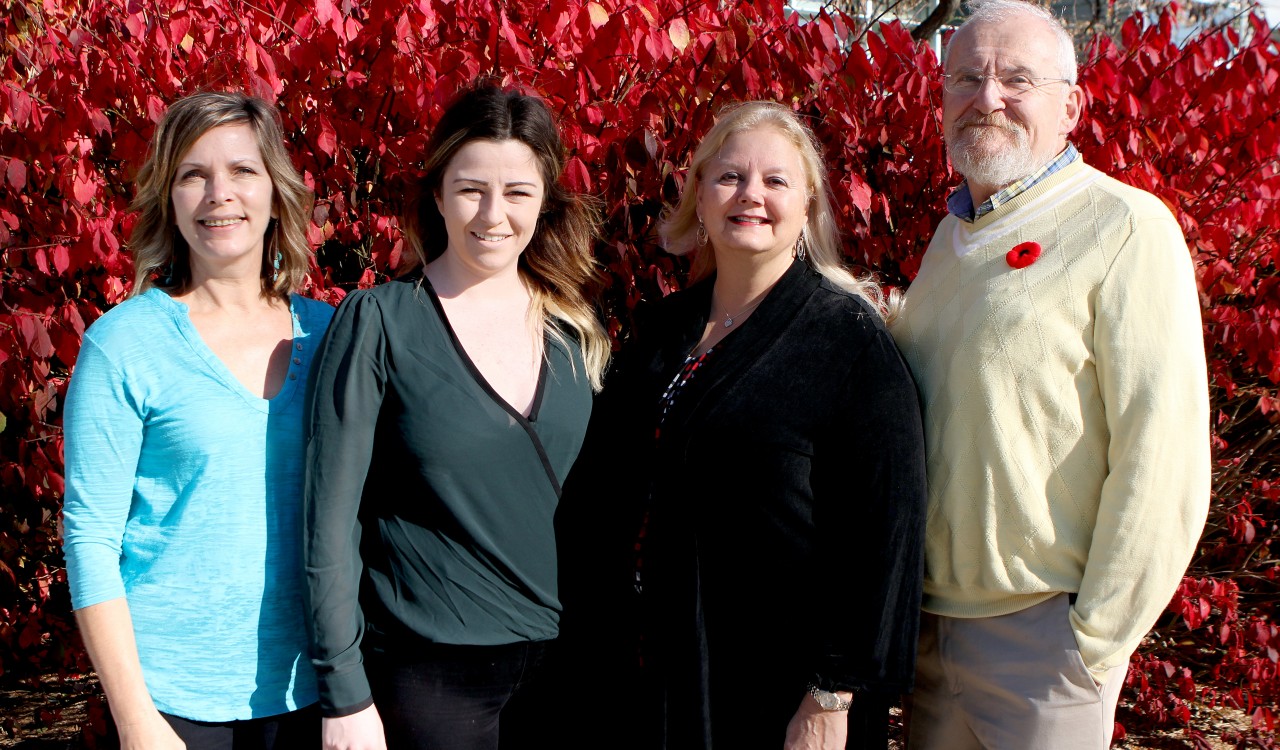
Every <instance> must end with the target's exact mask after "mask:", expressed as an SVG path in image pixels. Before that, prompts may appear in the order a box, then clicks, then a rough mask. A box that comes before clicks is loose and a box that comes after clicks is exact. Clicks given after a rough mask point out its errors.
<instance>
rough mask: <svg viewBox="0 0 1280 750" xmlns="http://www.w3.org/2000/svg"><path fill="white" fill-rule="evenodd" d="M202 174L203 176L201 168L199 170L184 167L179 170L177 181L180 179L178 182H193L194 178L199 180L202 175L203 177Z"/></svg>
mask: <svg viewBox="0 0 1280 750" xmlns="http://www.w3.org/2000/svg"><path fill="white" fill-rule="evenodd" d="M201 176H202V175H201V173H200V170H198V169H183V170H179V171H178V179H177V181H178V182H191V181H192V180H198V179H200V177H201Z"/></svg>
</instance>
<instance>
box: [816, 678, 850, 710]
mask: <svg viewBox="0 0 1280 750" xmlns="http://www.w3.org/2000/svg"><path fill="white" fill-rule="evenodd" d="M809 695H812V696H813V699H814V700H815V701H817V702H818V705H819V706H822V710H824V711H848V710H849V707H850V706H852V705H853V701H852V700H843V699H841V697H840V696H838V695H836V694H835V693H832V692H829V691H826V690H823V689H822V688H820V687H818V686H817V685H816V684H814V683H812V682H811V683H809Z"/></svg>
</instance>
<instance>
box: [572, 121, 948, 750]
mask: <svg viewBox="0 0 1280 750" xmlns="http://www.w3.org/2000/svg"><path fill="white" fill-rule="evenodd" d="M663 233H664V236H665V238H666V240H667V244H668V247H669V248H671V249H672V250H673V251H676V252H683V251H693V252H694V253H695V256H694V261H693V271H692V274H691V276H692V279H691V280H692V281H693V282H694V283H693V284H692V286H690V287H689V288H688V289H687V290H686V291H683V292H680V293H677V294H673V295H671V296H669V297H667V298H666V299H663V300H661V301H660V302H658V303H657V304H654V305H652V306H651V307H650V309H647V310H641V311H638V312H637V317H638V321H637V333H636V334H635V337H634V339H633V340H632V341H631V342H630V343H629V344H628V345H627V346H626V347H624V350H623V353H622V355H620V357H619V360H618V362H617V365H616V367H615V369H614V370H613V371H611V372H610V374H609V378H608V383H607V386H606V388H605V392H604V396H603V397H602V399H601V403H600V404H598V405H597V409H596V413H595V416H594V417H593V423H592V433H591V438H590V444H589V449H588V450H589V452H590V456H589V457H588V456H586V455H585V454H584V459H583V460H582V461H581V462H580V467H581V471H580V472H579V471H577V470H575V476H574V478H573V482H572V484H571V485H570V488H569V490H568V494H569V495H570V496H571V500H572V503H571V504H570V505H568V506H567V508H566V515H570V514H571V515H572V517H573V519H574V521H573V523H572V524H568V522H567V525H571V526H572V527H573V528H574V529H577V530H578V531H577V534H578V535H586V534H588V533H590V532H589V531H588V530H587V529H590V528H605V529H618V528H625V527H626V523H619V522H618V521H616V520H601V518H600V516H602V515H605V514H610V513H611V515H612V517H613V518H615V519H616V518H617V517H618V515H619V514H621V515H622V516H627V514H628V513H629V514H630V519H631V522H632V531H631V533H630V534H629V537H630V539H632V540H638V541H636V542H635V543H634V544H632V543H631V542H630V541H624V542H623V543H621V544H617V545H615V546H616V547H618V548H622V547H625V554H623V555H620V556H619V555H615V556H613V557H612V558H608V557H607V556H606V555H604V554H597V555H595V556H596V557H598V558H600V559H599V561H598V562H597V563H596V565H595V567H594V569H593V570H595V571H601V570H603V571H612V572H611V573H605V574H601V573H598V572H597V573H593V575H595V576H596V578H595V579H594V580H593V581H592V582H591V583H590V584H589V585H588V586H584V587H582V589H575V590H571V591H570V592H568V594H567V596H568V597H569V598H570V600H571V601H572V604H573V607H574V609H573V610H570V611H568V612H566V619H567V620H568V619H569V618H575V617H576V612H575V611H586V612H588V614H586V615H584V616H583V617H584V619H585V620H590V619H591V615H590V609H591V606H592V603H591V596H590V589H591V588H594V589H599V590H603V589H605V588H607V587H608V585H609V584H608V583H606V582H604V581H602V580H601V576H602V575H614V576H615V578H616V577H617V571H619V570H621V569H624V568H625V569H628V570H629V573H630V576H631V577H632V578H633V580H634V588H635V590H636V591H637V592H638V595H637V598H636V600H635V601H634V602H632V603H631V604H627V605H623V606H624V610H631V611H634V612H637V613H638V619H639V621H640V622H641V623H642V626H641V630H642V631H643V639H642V642H641V648H640V652H641V655H642V657H643V663H644V676H643V680H644V682H645V684H647V685H648V686H649V687H650V688H651V689H650V690H649V691H648V694H647V697H646V696H643V695H642V696H640V697H639V698H638V700H639V701H640V702H641V703H642V704H643V705H645V706H647V708H646V709H645V711H646V713H647V717H648V719H650V720H652V727H651V733H650V734H648V735H647V736H646V737H645V738H644V739H642V740H640V741H639V742H638V743H636V744H637V745H639V746H641V747H662V748H670V749H671V750H698V749H699V748H710V747H711V746H712V745H714V746H716V747H720V748H724V747H729V748H734V750H743V749H744V748H745V749H748V750H749V749H751V748H769V749H770V750H778V749H779V748H788V749H790V750H796V749H799V748H810V749H817V748H822V749H824V750H834V748H844V747H846V742H847V743H848V746H850V747H861V746H863V744H864V743H867V744H868V745H871V746H874V744H875V742H876V741H877V740H879V743H880V745H879V746H880V747H883V746H884V741H885V737H886V726H887V719H888V716H887V713H888V712H887V704H888V702H889V701H890V700H891V699H892V698H893V697H896V696H897V695H898V694H899V693H901V692H903V691H905V690H907V689H908V688H909V687H910V685H911V679H912V674H913V664H914V649H915V637H916V628H917V622H918V616H919V607H920V574H921V543H922V535H923V522H924V515H923V512H924V499H925V488H924V449H923V438H922V435H921V426H920V411H919V404H918V402H917V400H916V394H915V388H914V386H913V384H912V380H911V377H910V375H909V374H908V372H907V369H906V367H905V366H904V365H903V362H902V360H901V358H900V357H899V355H898V351H897V349H896V347H895V346H894V343H893V339H892V338H891V337H890V336H889V334H888V333H887V332H886V330H885V325H884V315H885V303H884V301H883V298H882V296H881V294H880V292H879V290H878V289H877V287H876V286H875V285H874V284H873V283H872V282H870V281H866V280H860V279H857V278H855V277H854V276H853V275H851V274H850V273H848V272H847V271H845V270H844V269H843V267H842V266H841V264H840V257H841V253H840V246H839V243H838V239H837V235H836V227H835V223H834V220H833V218H832V211H831V206H830V199H829V197H828V194H827V183H826V180H825V178H824V170H823V169H822V165H821V162H820V160H819V157H818V151H817V148H816V146H815V143H814V140H813V137H812V135H811V134H810V132H809V131H808V129H807V128H806V127H805V126H804V125H803V124H802V123H801V122H800V121H799V119H798V118H797V117H796V115H795V114H794V113H793V112H791V111H790V110H789V109H787V108H785V107H783V106H781V105H778V104H775V103H771V102H748V103H745V104H740V105H737V106H734V107H732V108H729V109H726V110H725V111H724V112H723V113H721V115H720V117H719V119H718V121H717V122H716V124H715V125H714V127H712V128H711V130H710V132H708V133H707V135H706V136H705V138H704V139H703V140H702V142H701V144H700V145H699V147H698V149H697V151H696V152H695V154H694V156H693V160H692V164H691V165H690V168H689V173H688V178H687V180H686V182H685V186H684V192H683V194H682V195H681V198H680V202H679V204H678V205H677V206H676V208H675V210H674V211H673V212H672V213H671V214H670V216H669V218H668V220H667V221H666V223H665V225H664V226H663ZM607 456H626V457H627V460H626V462H625V464H621V463H620V462H618V461H616V460H612V461H610V460H609V459H608V458H607ZM602 465H603V466H606V467H607V471H610V472H616V473H619V474H621V476H613V477H610V476H608V475H607V474H606V473H604V472H602V471H601V470H600V469H599V468H598V467H600V466H602ZM624 467H631V471H632V475H631V476H627V475H626V469H625V468H624ZM602 487H609V488H612V489H614V490H616V492H612V491H611V492H608V493H602V492H601V488H602ZM567 502H569V501H567ZM608 507H614V508H621V509H622V510H621V511H612V512H611V511H606V510H604V508H608ZM585 557H588V556H587V555H584V558H585ZM623 558H625V559H626V562H625V563H623V562H620V560H621V559H623ZM586 563H587V560H586V559H580V560H578V561H577V565H576V566H575V570H576V569H577V568H578V567H581V566H583V565H585V564H586ZM614 583H615V584H616V581H615V582H614ZM579 591H581V595H580V598H579ZM611 630H613V626H603V627H602V626H601V623H599V622H597V623H595V624H593V625H591V626H589V627H588V626H578V628H577V632H584V631H595V632H604V631H611ZM604 650H607V649H604ZM615 653H616V650H615ZM646 701H647V702H646ZM851 703H852V705H853V706H854V711H855V712H856V713H857V714H858V718H857V719H856V720H853V719H850V718H848V716H849V709H850V705H851ZM872 706H874V707H876V708H875V709H874V710H872V709H870V708H869V707H872Z"/></svg>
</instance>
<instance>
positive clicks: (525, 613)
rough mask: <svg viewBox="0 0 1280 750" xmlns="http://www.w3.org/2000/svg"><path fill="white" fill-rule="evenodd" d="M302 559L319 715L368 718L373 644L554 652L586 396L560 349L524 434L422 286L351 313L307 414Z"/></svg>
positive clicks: (563, 339)
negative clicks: (541, 644) (564, 522)
mask: <svg viewBox="0 0 1280 750" xmlns="http://www.w3.org/2000/svg"><path fill="white" fill-rule="evenodd" d="M308 411H309V425H308V445H307V486H306V518H305V538H304V557H305V561H306V573H307V578H308V597H309V602H308V606H309V608H310V615H311V618H310V620H311V625H312V628H313V632H312V656H313V660H314V663H315V665H316V667H317V671H318V675H319V678H320V687H321V689H320V693H321V707H322V709H323V711H324V712H325V714H326V715H329V716H342V715H346V714H350V713H353V712H355V711H358V710H360V709H362V708H364V707H366V706H368V705H369V704H370V702H371V698H370V691H369V685H368V681H367V679H366V677H365V674H364V667H363V661H362V658H361V653H360V645H361V641H362V640H363V639H364V637H365V631H366V627H367V628H368V629H370V630H372V631H376V632H380V633H385V634H387V635H390V636H403V635H415V636H418V637H421V638H423V639H426V640H429V641H432V642H436V643H449V644H470V645H497V644H507V643H516V642H521V641H538V640H547V639H551V638H554V637H556V635H557V632H558V626H559V616H560V601H559V595H558V581H557V566H556V549H555V535H554V530H553V526H552V524H553V520H554V514H555V511H556V506H557V504H558V503H559V497H560V485H561V482H562V481H563V479H564V477H565V476H566V474H567V473H568V471H569V467H570V466H571V465H572V464H573V461H574V459H575V458H576V457H577V455H578V450H579V448H580V447H581V444H582V438H583V434H584V432H585V431H586V426H587V420H588V418H589V416H590V411H591V390H590V386H589V384H588V380H587V374H586V370H585V365H584V364H583V360H582V355H581V352H580V350H579V348H578V346H577V343H576V342H575V341H574V340H573V339H572V338H571V337H569V336H567V335H554V332H553V331H548V335H547V336H546V337H545V341H544V356H543V362H542V368H541V374H540V376H539V381H538V387H537V392H536V395H535V398H534V401H533V405H532V407H531V409H530V413H529V416H528V417H525V416H523V415H521V414H520V413H519V412H518V411H516V410H515V409H513V408H512V407H511V406H510V405H509V404H507V403H506V402H505V401H504V400H503V399H502V398H501V397H500V396H499V395H498V394H497V393H496V392H495V391H494V390H493V389H492V388H491V387H490V386H489V385H488V384H487V383H486V382H485V380H484V377H483V376H482V375H481V374H480V372H479V370H477V369H476V367H475V365H474V364H473V363H472V362H471V360H470V359H469V358H468V357H467V354H466V351H465V350H464V349H463V348H462V346H461V344H460V343H459V341H458V339H457V337H456V336H455V335H454V333H453V330H452V329H451V328H450V326H449V322H448V319H447V317H446V316H445V314H444V311H443V308H442V307H441V305H440V301H439V299H438V298H437V297H436V294H435V292H434V290H432V288H431V285H430V283H429V282H428V281H427V280H426V279H425V278H424V277H422V276H421V275H418V276H414V277H412V278H406V279H401V280H396V281H392V282H390V283H387V284H384V285H382V286H379V287H376V288H374V289H369V290H363V291H358V292H355V293H352V294H351V295H349V296H348V297H347V298H346V299H345V300H344V301H343V303H342V305H341V306H340V307H339V309H338V312H337V314H336V316H335V318H334V321H333V325H332V326H331V327H330V329H329V334H328V336H327V338H326V340H325V342H324V344H323V346H322V347H321V352H320V354H319V358H318V362H317V368H316V372H315V377H314V380H313V388H312V390H311V394H310V398H309V401H308Z"/></svg>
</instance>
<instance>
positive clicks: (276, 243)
mask: <svg viewBox="0 0 1280 750" xmlns="http://www.w3.org/2000/svg"><path fill="white" fill-rule="evenodd" d="M271 223H272V224H273V225H274V226H273V227H272V229H271V249H272V250H275V254H274V256H273V257H272V258H271V283H272V284H274V283H276V279H277V278H279V276H280V256H281V255H282V253H281V252H280V220H279V219H272V220H271Z"/></svg>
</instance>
